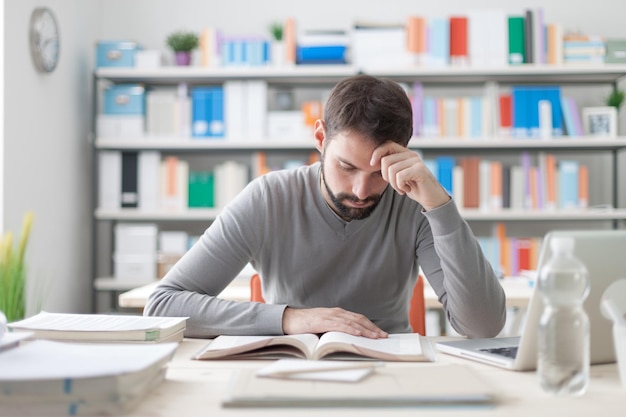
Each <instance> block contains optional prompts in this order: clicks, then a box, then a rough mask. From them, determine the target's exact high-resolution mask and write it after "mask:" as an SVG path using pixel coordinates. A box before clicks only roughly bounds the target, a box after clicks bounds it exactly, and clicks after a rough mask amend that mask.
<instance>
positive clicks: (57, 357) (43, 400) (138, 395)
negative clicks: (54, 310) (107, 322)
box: [0, 340, 178, 416]
mask: <svg viewBox="0 0 626 417" xmlns="http://www.w3.org/2000/svg"><path fill="white" fill-rule="evenodd" d="M177 346H178V344H177V343H162V344H155V345H142V344H134V345H129V344H95V343H87V344H82V343H63V342H54V341H47V340H35V341H32V342H28V343H25V344H22V345H21V346H19V347H16V348H13V349H8V350H6V351H4V352H2V353H0V370H1V372H0V404H2V406H1V407H0V416H17V415H20V416H29V415H32V416H34V415H37V416H40V415H42V416H43V415H45V416H66V415H70V416H74V415H119V414H121V413H126V412H128V411H129V410H130V409H131V408H132V407H133V406H134V405H136V404H137V403H138V402H139V401H140V400H141V399H142V398H143V397H144V396H145V395H146V394H147V393H148V392H150V391H151V390H152V389H153V388H154V387H156V386H157V385H158V384H160V383H161V381H163V379H164V376H165V367H166V364H167V363H168V362H169V360H170V359H171V358H172V356H173V354H174V352H175V350H176V347H177Z"/></svg>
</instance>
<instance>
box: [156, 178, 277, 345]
mask: <svg viewBox="0 0 626 417" xmlns="http://www.w3.org/2000/svg"><path fill="white" fill-rule="evenodd" d="M262 195H263V189H262V185H261V183H260V182H259V181H257V182H253V183H251V184H249V185H248V187H247V188H246V189H245V190H244V191H242V192H241V193H240V194H239V195H238V196H237V198H235V200H233V202H232V203H231V204H229V205H228V207H227V208H226V209H225V210H224V211H223V212H222V213H221V214H220V216H219V217H218V218H217V219H216V220H215V221H214V222H213V223H212V224H211V226H210V227H209V228H208V229H207V230H206V231H205V232H204V234H203V235H202V236H201V238H200V239H199V241H198V242H197V243H196V244H195V245H194V246H193V247H192V248H191V249H190V250H189V251H188V252H187V253H186V254H185V255H184V256H183V257H182V258H181V259H180V260H179V261H178V262H177V263H176V264H175V265H174V267H173V268H172V269H171V270H170V271H169V272H168V273H167V275H166V276H165V277H164V278H163V280H162V281H161V282H160V283H159V285H158V286H157V287H156V289H155V290H154V291H153V293H152V294H151V295H150V297H149V298H148V302H147V304H146V307H145V309H144V314H145V315H151V316H179V317H189V320H188V321H187V329H186V332H185V336H187V337H213V336H217V335H220V334H231V335H254V334H283V330H282V315H283V311H284V309H285V307H286V306H285V305H276V304H261V303H252V302H236V301H229V300H224V299H220V298H218V297H217V295H218V294H219V293H220V292H221V291H222V290H223V289H224V288H226V286H227V285H228V284H229V283H230V282H231V281H232V280H233V279H234V278H235V277H236V276H237V274H238V273H239V272H240V271H241V270H242V269H243V267H244V266H245V265H246V263H248V262H250V261H251V260H252V257H253V253H254V252H255V247H256V246H257V245H259V244H261V243H260V242H262V236H259V233H261V232H260V228H259V225H262V224H264V223H263V221H264V218H263V213H262V211H263V210H259V209H258V207H263V206H262V205H259V204H261V203H260V199H261V198H262Z"/></svg>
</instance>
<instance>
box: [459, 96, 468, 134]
mask: <svg viewBox="0 0 626 417" xmlns="http://www.w3.org/2000/svg"><path fill="white" fill-rule="evenodd" d="M457 101H458V104H457V106H458V108H459V112H458V115H457V120H456V125H457V126H458V132H457V133H458V135H459V137H461V138H462V137H466V136H469V132H468V131H467V130H466V129H465V118H466V117H467V112H468V109H467V106H466V101H465V100H463V98H458V99H457Z"/></svg>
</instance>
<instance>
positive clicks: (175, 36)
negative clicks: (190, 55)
mask: <svg viewBox="0 0 626 417" xmlns="http://www.w3.org/2000/svg"><path fill="white" fill-rule="evenodd" d="M165 42H166V43H167V46H169V47H170V48H172V49H173V50H174V51H175V52H191V51H193V50H194V49H196V48H197V47H198V45H199V39H198V35H196V34H195V33H194V32H188V31H182V30H181V31H177V32H173V33H171V34H170V35H169V36H168V37H167V39H166V41H165Z"/></svg>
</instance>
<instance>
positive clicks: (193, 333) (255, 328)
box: [145, 75, 505, 338]
mask: <svg viewBox="0 0 626 417" xmlns="http://www.w3.org/2000/svg"><path fill="white" fill-rule="evenodd" d="M314 136H315V143H316V148H317V149H318V150H319V151H320V153H321V163H315V164H313V165H311V166H306V167H301V168H297V169H295V170H289V171H287V170H285V171H278V172H272V173H269V174H267V175H264V176H262V177H260V178H257V179H256V180H254V181H252V182H251V183H250V184H249V185H248V186H247V187H246V188H245V189H244V190H243V191H242V192H241V193H240V194H239V195H238V196H237V197H236V198H235V199H234V200H233V201H232V202H231V203H230V204H229V205H228V206H227V207H226V208H225V209H224V210H223V212H222V213H221V214H220V216H219V217H218V218H217V219H216V220H215V221H214V222H213V223H212V224H211V226H210V227H209V228H208V229H207V230H206V231H205V233H204V234H203V236H202V237H201V238H200V240H199V241H198V243H197V244H196V245H194V246H193V247H192V248H191V249H190V250H189V252H188V253H187V254H185V256H183V258H182V259H181V260H180V261H179V262H178V263H177V264H176V265H175V266H174V267H173V268H172V270H171V271H170V272H169V273H168V274H167V275H166V277H165V278H164V279H163V280H162V282H161V283H160V284H159V286H158V287H157V288H156V290H155V291H154V292H153V293H152V295H151V296H150V298H149V300H148V303H147V305H146V309H145V314H148V315H166V316H189V317H190V319H189V320H188V323H187V324H188V326H187V332H186V336H188V337H212V336H215V335H219V334H232V335H254V334H283V333H284V334H296V333H323V332H327V331H333V330H335V331H342V332H346V333H350V334H354V335H361V336H365V337H369V338H381V337H386V336H387V335H388V333H401V332H410V331H411V327H410V325H409V323H408V309H409V299H410V295H411V293H412V289H413V286H414V285H415V281H416V278H417V275H418V269H419V267H420V266H421V268H422V270H423V272H424V274H425V276H426V278H427V279H428V280H429V282H430V284H431V286H432V287H433V289H434V290H435V292H436V294H437V295H438V297H439V300H440V301H441V303H442V304H443V307H444V310H445V312H446V314H447V317H448V319H449V321H450V323H451V325H452V326H453V327H454V329H455V330H456V331H458V332H459V333H461V334H464V335H467V336H470V337H490V336H495V335H497V334H498V333H499V332H500V330H501V329H502V327H503V325H504V319H505V302H504V293H503V291H502V287H501V286H500V284H499V283H498V280H497V278H496V276H495V274H494V272H493V269H492V268H491V266H490V265H489V263H488V262H487V260H486V259H485V257H484V256H483V254H482V251H481V249H480V246H479V244H478V242H477V240H476V238H475V237H474V235H473V234H472V231H471V229H470V228H469V226H468V225H467V223H466V222H465V221H464V220H463V219H462V218H461V216H460V215H459V213H458V210H457V207H456V205H455V204H454V201H452V199H451V198H450V196H449V195H448V194H447V193H446V192H445V190H444V189H443V188H442V186H441V185H440V184H439V183H438V182H437V180H436V179H435V178H434V177H433V175H432V174H431V173H430V171H429V170H428V169H427V168H426V166H425V165H424V163H423V161H422V160H421V158H420V157H419V155H418V154H417V153H415V152H413V151H410V150H409V149H408V148H407V144H408V142H409V139H410V138H411V136H412V109H411V103H410V101H409V99H408V97H407V95H406V93H405V92H404V90H403V89H402V88H401V87H400V86H399V85H398V84H397V83H395V82H393V81H390V80H384V79H377V78H374V77H370V76H365V75H360V76H355V77H352V78H348V79H345V80H343V81H341V82H340V83H338V84H337V85H336V86H335V88H334V89H333V90H332V92H331V94H330V97H329V98H328V101H327V104H326V107H325V109H324V119H323V120H317V121H316V123H315V126H314ZM248 262H250V263H251V264H252V266H254V267H255V269H256V270H257V271H258V272H259V273H260V275H261V277H262V281H263V296H264V298H265V300H266V301H267V302H268V303H267V304H261V303H250V302H234V301H227V300H223V299H219V298H216V295H217V294H219V293H220V292H221V291H222V290H223V289H224V288H225V287H226V286H227V285H228V284H229V283H230V282H231V281H232V280H233V278H234V277H235V276H236V275H237V274H238V273H239V272H240V271H241V269H242V268H243V267H244V266H245V265H246V264H247V263H248Z"/></svg>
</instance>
